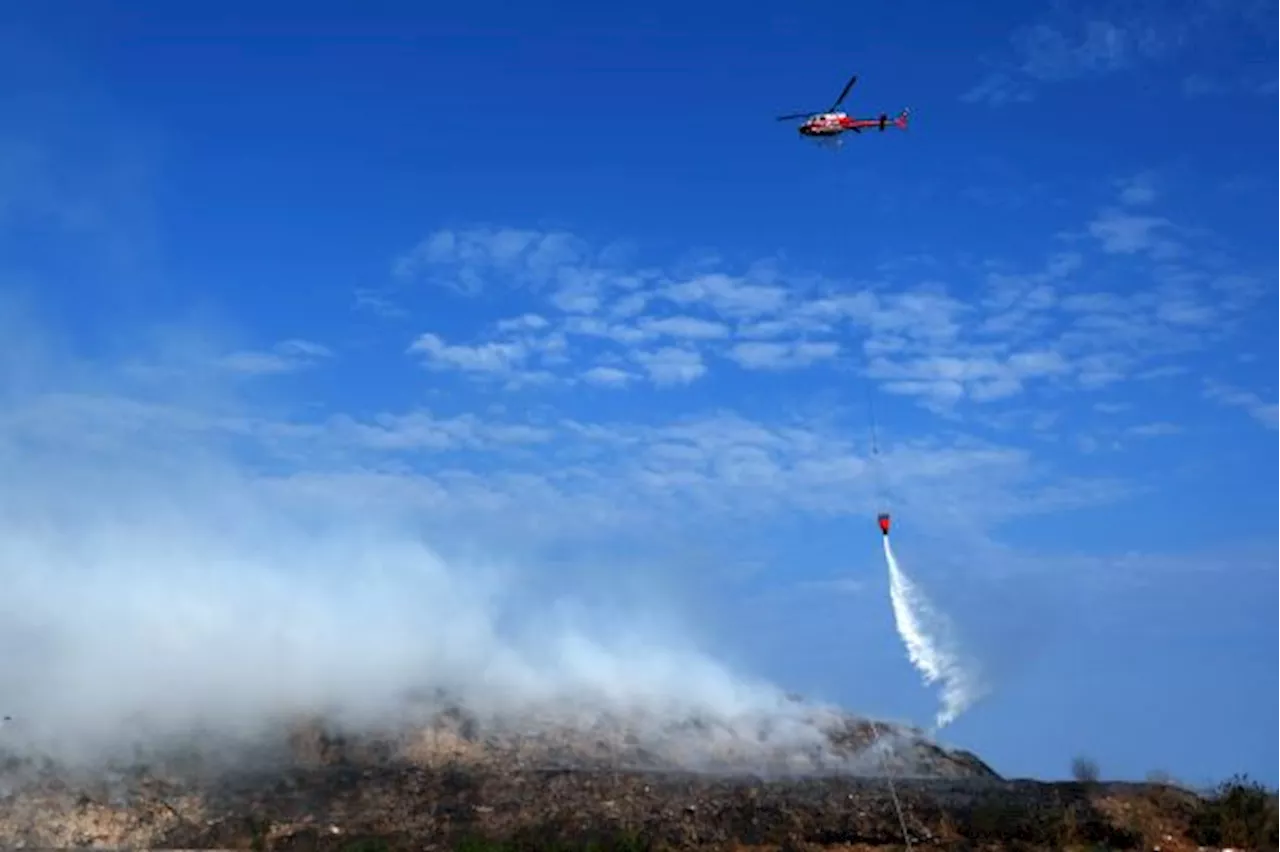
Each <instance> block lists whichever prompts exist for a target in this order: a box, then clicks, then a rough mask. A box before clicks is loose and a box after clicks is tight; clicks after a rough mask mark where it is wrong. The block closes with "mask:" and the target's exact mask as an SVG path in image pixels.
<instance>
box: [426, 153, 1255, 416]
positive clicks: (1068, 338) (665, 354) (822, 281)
mask: <svg viewBox="0 0 1280 852" xmlns="http://www.w3.org/2000/svg"><path fill="white" fill-rule="evenodd" d="M1113 185H1114V186H1115V187H1116V190H1115V192H1116V196H1115V197H1114V198H1113V199H1112V203H1111V205H1110V206H1104V207H1103V208H1102V209H1101V210H1100V212H1098V213H1097V214H1096V215H1095V216H1093V217H1092V218H1091V219H1088V220H1086V226H1085V227H1084V228H1083V229H1081V230H1080V231H1078V232H1076V233H1070V232H1067V233H1064V234H1061V235H1059V236H1060V237H1061V238H1062V239H1065V240H1069V241H1070V242H1071V243H1072V244H1071V245H1070V246H1068V247H1066V248H1065V249H1064V248H1063V247H1060V246H1059V247H1056V248H1055V247H1053V246H1052V245H1050V246H1048V248H1050V249H1051V250H1049V251H1048V252H1047V253H1046V256H1045V259H1044V261H1043V262H1042V264H1040V265H1039V267H1038V268H1035V267H1033V268H1031V269H1019V268H1016V267H1013V266H1011V265H1010V264H1008V263H1002V262H999V261H996V260H990V261H987V262H984V263H982V264H971V265H970V266H969V267H968V268H967V269H966V270H965V273H964V277H963V278H962V279H960V280H954V279H953V278H949V277H948V276H947V275H946V274H945V273H944V272H943V271H942V270H943V267H942V266H941V265H940V264H939V263H937V262H936V260H934V261H932V262H930V263H929V264H928V265H927V266H926V267H924V269H925V270H926V271H927V273H928V275H929V276H930V277H928V278H925V279H924V280H919V279H916V280H908V281H902V280H895V279H894V278H892V277H890V278H887V279H885V280H877V281H872V282H864V281H844V280H838V279H826V278H822V277H821V276H815V275H811V274H805V273H803V272H801V273H794V272H792V271H790V270H787V269H784V268H782V267H781V266H780V265H779V264H776V263H772V264H757V265H756V266H755V267H752V268H750V270H749V271H748V272H746V273H744V274H734V273H731V272H729V271H726V270H720V269H717V268H716V266H717V264H718V263H719V261H718V260H716V259H715V258H703V259H702V260H701V261H700V263H699V264H698V265H697V266H698V272H697V273H696V274H688V273H687V272H686V273H682V274H676V273H673V272H672V271H670V270H667V269H664V268H662V267H660V266H642V265H639V264H637V265H635V266H634V267H633V268H623V267H621V266H619V265H618V264H619V263H620V262H621V260H622V259H623V258H624V257H631V256H634V252H630V253H617V252H609V251H601V252H597V251H594V250H593V249H592V248H591V247H590V246H588V245H586V244H585V243H583V242H582V241H581V240H578V239H577V238H576V237H573V236H571V235H567V234H556V235H545V234H539V233H538V232H534V231H528V230H522V229H503V230H501V231H482V232H472V231H458V232H453V231H450V232H447V236H446V235H443V234H437V235H434V236H432V237H431V238H429V239H428V240H426V241H424V244H423V245H422V246H420V247H419V248H418V249H416V250H415V252H414V253H411V254H412V255H413V256H414V257H415V258H417V262H419V263H428V262H430V263H436V264H440V263H443V262H444V261H448V262H449V263H450V264H453V265H452V266H449V267H448V269H449V270H450V271H451V274H455V273H457V272H458V267H459V266H460V265H465V264H464V263H463V261H464V260H465V261H466V262H467V263H471V264H473V265H474V267H475V269H476V270H477V274H480V273H483V274H484V275H485V276H491V275H492V274H493V273H494V272H495V270H498V271H501V272H502V274H503V275H505V276H506V278H505V279H501V280H502V281H504V282H505V285H507V286H521V287H524V288H525V289H524V292H522V293H521V296H520V298H521V301H522V302H525V303H527V304H525V305H522V307H523V308H524V311H523V313H518V314H516V315H514V316H507V317H505V318H503V319H500V320H496V321H494V323H493V325H492V326H491V328H490V330H489V333H488V334H485V335H483V336H482V338H481V342H477V343H473V344H471V345H466V346H464V345H461V344H448V343H446V342H445V340H444V339H443V338H442V337H441V336H440V335H439V334H433V335H426V336H424V337H423V338H422V339H421V340H420V341H418V343H417V344H415V348H414V351H415V353H416V354H419V355H425V356H426V357H427V360H428V363H430V364H434V365H435V366H436V367H437V368H444V367H446V366H447V367H450V368H452V369H457V370H462V371H465V372H468V373H470V374H471V375H473V376H476V377H477V378H483V377H485V376H490V375H501V376H503V377H504V378H506V379H507V384H508V386H511V385H512V383H520V384H528V383H530V382H549V381H561V382H564V383H575V382H581V384H582V386H584V387H586V388H591V387H601V388H604V387H615V388H616V387H622V386H628V385H632V384H634V382H633V381H632V373H630V372H629V371H627V370H626V369H625V368H623V367H621V366H619V365H621V364H626V363H632V364H635V365H637V366H638V367H639V368H640V369H641V371H643V374H644V375H646V376H647V377H648V379H649V380H650V381H651V382H653V383H654V384H657V385H661V386H677V385H682V384H688V383H691V382H694V381H697V380H699V379H701V378H703V377H704V376H706V375H708V373H709V372H711V371H712V369H713V368H714V367H715V365H717V363H718V362H722V361H728V362H732V363H736V364H737V365H739V366H740V367H743V368H746V369H759V370H763V369H775V370H776V369H792V370H799V369H808V370H822V369H827V370H830V369H835V368H837V365H841V366H852V367H853V368H854V369H857V370H860V371H861V372H863V373H864V374H865V375H867V376H869V377H870V378H872V379H875V380H878V381H880V382H881V383H882V387H883V388H884V389H885V390H886V391H888V392H891V393H894V394H899V395H906V396H911V397H915V398H916V399H918V400H919V402H920V403H921V404H922V405H924V406H925V407H928V408H930V409H932V410H934V411H937V412H943V411H950V410H951V409H954V408H955V407H956V406H957V405H958V404H962V403H975V404H976V403H981V404H986V405H988V406H989V405H990V404H992V403H1001V402H1004V401H1008V400H1012V399H1013V398H1014V397H1016V396H1019V395H1022V394H1024V393H1027V392H1029V391H1032V390H1038V389H1041V388H1044V389H1053V390H1054V391H1061V390H1063V389H1066V388H1069V387H1074V388H1077V389H1084V390H1096V389H1099V388H1103V387H1107V386H1110V385H1114V384H1116V383H1119V382H1123V381H1127V380H1130V379H1133V378H1137V377H1141V376H1149V375H1157V374H1158V371H1169V370H1173V369H1177V368H1179V367H1180V366H1181V365H1178V364H1176V363H1171V360H1172V359H1173V358H1175V357H1177V356H1180V355H1185V354H1186V353H1189V352H1192V351H1194V350H1196V349H1198V348H1203V347H1204V346H1205V345H1207V344H1208V343H1209V342H1210V341H1211V340H1212V338H1213V337H1214V336H1215V335H1220V334H1222V333H1224V332H1225V330H1226V329H1228V328H1229V327H1230V323H1231V321H1232V318H1233V317H1240V316H1242V315H1243V314H1244V312H1246V311H1247V310H1249V308H1250V306H1251V305H1252V304H1253V303H1254V302H1256V300H1257V299H1258V298H1260V296H1261V295H1262V293H1263V292H1264V291H1263V289H1262V288H1260V287H1259V286H1258V285H1257V283H1256V278H1255V277H1253V276H1249V275H1246V274H1244V273H1243V272H1241V271H1229V270H1228V269H1227V268H1226V267H1225V266H1224V265H1223V264H1222V263H1221V262H1220V261H1218V260H1216V258H1220V257H1221V252H1220V251H1218V252H1217V254H1214V253H1213V252H1200V249H1201V247H1202V245H1203V246H1208V245H1209V244H1210V243H1211V242H1212V237H1211V236H1207V237H1206V236H1205V235H1202V234H1200V235H1198V234H1197V232H1195V231H1192V230H1190V229H1182V228H1179V227H1178V226H1177V225H1176V224H1175V223H1174V222H1172V221H1171V220H1169V219H1167V218H1166V217H1164V216H1161V215H1160V213H1159V211H1158V210H1155V209H1152V208H1153V207H1154V205H1155V202H1156V201H1157V195H1156V193H1155V185H1156V180H1155V177H1154V176H1153V175H1152V174H1151V173H1149V172H1140V173H1138V174H1136V175H1132V176H1129V177H1128V178H1125V179H1124V180H1119V181H1115V182H1114V184H1113ZM1140 206H1141V207H1145V208H1146V209H1145V210H1144V212H1143V213H1142V214H1141V215H1138V214H1136V213H1134V212H1132V211H1133V210H1134V209H1135V208H1137V207H1140ZM1174 234H1176V235H1177V236H1178V239H1179V242H1175V241H1174V240H1173V239H1172V238H1171V236H1172V235H1174ZM552 236H554V237H555V239H550V237H552ZM1197 240H1200V241H1201V242H1200V243H1197ZM548 246H550V248H547V247H548ZM1184 247H1185V248H1184ZM1212 247H1213V248H1214V249H1217V246H1212ZM486 252H488V254H486ZM539 252H541V254H540V255H539ZM1108 256H1114V258H1115V260H1109V258H1108ZM537 257H540V258H541V259H538V260H536V261H535V260H534V259H533V258H537ZM606 258H607V260H606ZM1202 258H1203V259H1202ZM1107 263H1112V264H1124V265H1125V267H1126V275H1127V276H1128V281H1129V282H1131V283H1127V284H1126V286H1125V287H1124V288H1123V290H1122V291H1116V290H1113V289H1112V286H1113V285H1111V281H1112V280H1113V278H1112V277H1111V276H1110V275H1109V274H1107V273H1108V272H1109V269H1108V267H1107V266H1106V264H1107ZM1214 264H1217V265H1216V266H1215V265H1214ZM921 269H922V267H920V266H919V265H918V264H917V265H913V266H909V267H903V268H902V269H901V270H899V271H898V272H893V271H892V270H890V271H887V272H885V273H884V274H885V275H886V276H892V275H907V274H910V275H919V274H920V271H921ZM494 280H495V282H496V281H498V280H500V279H498V278H495V279H494ZM1236 282H1243V283H1242V284H1237V283H1236ZM975 285H976V286H977V287H978V288H979V289H978V291H977V292H976V293H974V294H972V295H970V294H968V291H969V290H970V289H971V288H972V287H973V286H975ZM957 293H965V294H966V296H965V297H964V298H959V297H958V296H957V295H956V294H957ZM850 355H852V356H854V357H853V358H850V357H848V356H850ZM841 356H845V357H841ZM596 367H599V368H601V369H595V368H596ZM1153 371H1155V372H1153Z"/></svg>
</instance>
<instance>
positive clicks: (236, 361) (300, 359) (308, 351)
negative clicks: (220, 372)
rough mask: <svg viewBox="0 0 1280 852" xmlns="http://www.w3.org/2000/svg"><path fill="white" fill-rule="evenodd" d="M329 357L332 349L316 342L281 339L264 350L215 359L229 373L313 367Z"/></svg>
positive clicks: (263, 373) (290, 370)
mask: <svg viewBox="0 0 1280 852" xmlns="http://www.w3.org/2000/svg"><path fill="white" fill-rule="evenodd" d="M331 357H333V352H332V351H331V350H329V349H328V348H327V347H325V346H322V345H320V344H319V343H312V342H311V341H308V340H284V341H281V342H280V343H277V344H276V345H275V346H273V347H272V348H271V349H270V350H267V351H265V352H263V351H252V350H242V351H239V352H232V353H230V354H228V355H224V356H222V357H220V358H218V359H217V362H218V365H219V366H221V367H222V368H224V369H226V370H231V371H232V372H236V373H246V374H251V375H267V374H275V373H292V372H296V371H297V370H302V369H306V368H308V367H312V366H315V365H316V364H317V363H318V362H320V361H322V360H325V359H328V358H331Z"/></svg>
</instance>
